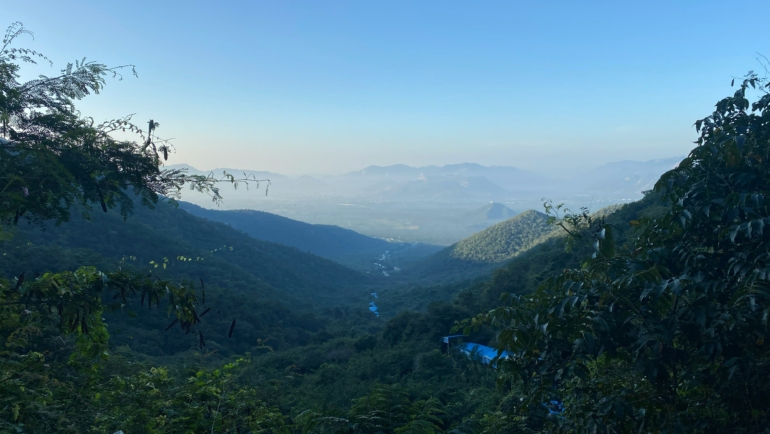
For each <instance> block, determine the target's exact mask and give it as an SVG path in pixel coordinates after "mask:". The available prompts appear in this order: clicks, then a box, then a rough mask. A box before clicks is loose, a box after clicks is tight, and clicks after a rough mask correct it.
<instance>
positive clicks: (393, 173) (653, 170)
mask: <svg viewBox="0 0 770 434" xmlns="http://www.w3.org/2000/svg"><path fill="white" fill-rule="evenodd" d="M679 161H681V157H674V158H666V159H659V160H649V161H645V162H640V161H620V162H614V163H608V164H605V165H603V166H601V167H598V168H596V169H593V170H589V171H580V170H577V169H576V170H575V171H573V172H569V173H559V174H558V176H550V175H544V174H540V173H535V172H530V171H527V170H522V169H519V168H516V167H507V166H482V165H479V164H473V163H462V164H451V165H446V166H423V167H411V166H406V165H403V164H397V165H393V166H369V167H367V168H365V169H363V170H359V171H355V172H350V173H346V174H344V175H334V176H331V175H315V176H309V175H303V176H298V177H292V176H286V175H281V174H278V173H272V172H265V171H254V170H241V169H227V168H219V169H214V170H212V171H211V172H212V173H214V174H215V175H219V174H221V173H222V172H223V171H226V172H228V173H231V174H233V175H235V176H242V175H248V176H253V177H254V178H255V179H269V180H270V183H271V185H270V189H271V195H273V196H274V197H277V198H279V199H280V198H298V197H311V198H316V199H317V198H333V197H355V198H359V199H367V200H378V201H391V202H409V201H418V202H433V201H439V202H446V201H449V202H463V201H479V200H487V201H490V200H491V201H509V200H517V199H522V198H528V197H534V196H537V195H542V194H547V193H554V194H556V192H558V194H560V195H566V194H582V195H586V194H590V195H594V196H597V197H599V198H604V199H615V200H636V199H639V198H640V197H641V192H643V191H645V190H649V189H650V188H651V187H652V185H653V184H654V183H655V181H656V180H657V179H658V177H659V176H660V175H661V174H662V173H664V172H665V171H667V170H669V169H672V168H673V167H675V166H676V165H677V164H678V163H679ZM171 168H186V169H188V171H189V172H190V173H194V174H207V173H209V172H204V171H200V170H197V169H195V168H193V167H190V166H185V165H180V166H171ZM245 194H248V193H245V192H243V191H241V192H240V193H237V194H234V195H230V197H231V200H232V201H237V200H238V199H239V198H242V197H244V195H245ZM185 200H191V199H188V198H185ZM194 202H196V203H199V204H200V202H199V201H194Z"/></svg>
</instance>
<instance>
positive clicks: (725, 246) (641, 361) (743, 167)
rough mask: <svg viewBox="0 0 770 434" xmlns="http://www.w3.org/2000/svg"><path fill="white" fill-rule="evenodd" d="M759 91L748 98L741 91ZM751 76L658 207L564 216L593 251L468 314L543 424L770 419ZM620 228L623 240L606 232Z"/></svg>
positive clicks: (769, 142) (758, 146)
mask: <svg viewBox="0 0 770 434" xmlns="http://www.w3.org/2000/svg"><path fill="white" fill-rule="evenodd" d="M751 90H756V91H758V92H757V93H758V94H759V96H758V97H757V99H756V101H755V102H753V103H750V102H749V99H748V96H747V94H748V93H749V92H750V91H751ZM767 90H768V83H767V81H766V80H764V79H760V78H759V77H757V76H756V75H755V74H753V73H752V74H749V75H748V76H747V77H746V78H745V79H744V80H743V82H742V84H741V85H740V86H739V88H738V90H737V91H736V92H735V94H734V95H733V96H731V97H728V98H725V99H723V100H721V101H720V102H719V103H717V105H716V110H715V111H714V113H713V114H712V115H711V116H708V117H706V118H704V119H702V120H699V121H697V122H696V124H695V126H696V128H697V130H698V131H699V133H700V137H699V139H698V141H697V146H696V148H695V149H694V150H693V151H692V152H691V153H690V155H689V156H688V157H687V158H686V159H685V160H684V161H683V162H682V163H681V164H680V165H679V166H678V167H677V168H676V169H673V170H671V171H670V172H668V173H666V174H665V175H664V176H663V177H661V179H660V180H659V181H658V183H657V184H656V186H655V192H657V194H659V195H660V197H661V198H662V200H663V203H664V204H665V205H666V208H667V211H666V212H665V214H663V215H662V216H660V217H657V218H653V217H648V218H643V219H641V220H634V221H631V222H629V223H630V224H629V225H628V226H626V227H619V226H617V225H611V224H607V223H606V221H603V220H601V219H600V220H589V219H587V218H586V217H585V216H581V215H574V214H573V215H572V218H571V219H567V220H562V222H564V223H565V224H566V225H567V227H569V228H570V230H571V232H572V233H573V238H582V239H583V240H588V241H590V242H591V243H592V244H593V248H594V250H595V252H594V255H593V257H592V258H590V259H588V260H586V261H584V262H583V264H582V266H581V267H580V268H577V269H568V270H565V271H564V272H563V273H562V274H560V275H557V276H554V277H551V278H549V279H547V280H546V281H545V282H544V283H543V284H542V285H541V286H540V287H539V288H538V289H537V291H536V292H534V293H533V294H525V295H514V296H512V298H511V303H510V305H507V306H504V307H500V308H497V309H494V310H492V311H491V312H489V313H488V314H483V315H480V316H478V317H477V318H475V319H474V321H473V322H474V323H475V325H479V324H482V323H487V322H491V323H493V324H495V325H497V326H498V327H501V331H500V334H499V337H498V341H499V345H500V348H502V349H505V350H507V351H510V352H511V353H513V354H515V356H513V357H511V358H508V359H506V360H504V361H501V362H500V363H501V366H502V367H503V369H504V372H506V373H507V375H509V376H510V377H511V378H514V379H515V380H516V381H517V383H518V384H519V385H520V386H521V388H522V394H523V397H522V400H521V404H520V405H519V406H517V408H516V409H515V410H514V412H515V413H518V414H520V415H522V416H526V414H527V412H528V409H529V408H531V407H532V406H533V405H537V404H539V403H546V402H549V401H550V400H557V401H563V404H564V411H563V413H561V414H560V415H559V416H558V417H554V418H551V419H550V421H548V422H547V424H546V425H545V426H546V428H544V429H546V430H561V431H565V432H566V431H580V432H639V431H656V432H731V433H733V432H764V431H763V430H766V429H767V426H768V422H770V377H768V376H767V372H768V368H769V367H770V351H769V350H768V348H769V347H768V345H767V344H766V342H765V340H766V338H767V336H768V323H767V320H768V312H769V311H770V291H769V289H770V282H769V280H768V279H770V268H768V267H770V256H768V253H769V252H770V237H768V232H765V229H764V226H765V225H766V224H768V223H770V176H769V175H768V174H769V173H770V170H769V169H770V167H768V164H770V94H768V92H767ZM620 232H626V234H625V235H626V238H627V240H628V241H627V243H625V244H623V245H620V244H618V243H616V242H615V241H614V240H613V238H614V236H616V235H617V234H619V233H620Z"/></svg>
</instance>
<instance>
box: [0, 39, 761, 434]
mask: <svg viewBox="0 0 770 434" xmlns="http://www.w3.org/2000/svg"><path fill="white" fill-rule="evenodd" d="M25 33H27V32H26V29H24V28H23V27H22V26H21V24H14V25H12V26H11V27H10V28H9V29H8V32H7V33H6V35H5V38H4V41H3V48H2V51H0V98H1V99H0V121H2V139H1V140H0V156H2V158H0V180H2V182H0V186H2V189H1V190H0V223H1V225H0V252H2V254H1V255H0V338H2V340H3V345H2V347H0V432H3V433H5V432H8V433H42V432H72V433H91V432H92V433H105V432H107V433H114V432H119V431H122V432H123V433H126V434H129V433H256V432H264V433H290V432H291V433H372V434H374V433H399V434H401V433H445V432H446V433H489V434H492V433H500V434H502V433H518V432H525V433H526V432H531V433H535V432H542V433H545V432H592V433H596V432H608V433H610V432H618V433H619V432H629V433H630V432H634V433H636V432H701V433H749V432H752V433H753V432H768V431H770V428H768V426H770V377H768V375H767V373H768V367H769V364H770V351H769V350H768V348H769V346H768V344H767V343H766V337H767V335H768V332H769V330H768V312H770V288H769V286H770V283H768V282H769V281H770V274H768V273H770V256H768V251H769V249H770V241H769V240H768V236H767V235H765V234H764V226H765V225H766V224H770V178H769V177H768V173H770V171H769V170H768V167H767V165H768V164H770V93H768V92H767V91H768V90H770V83H769V82H768V81H767V80H765V79H762V78H760V77H758V76H756V75H755V74H753V73H752V74H749V75H747V76H746V77H745V79H743V80H740V81H739V82H738V83H737V90H736V91H735V93H734V94H733V95H732V96H730V97H728V98H725V99H723V100H721V101H719V102H718V103H717V105H716V109H715V111H714V113H713V114H712V115H710V116H708V117H706V118H704V119H702V120H698V121H697V122H696V128H697V130H698V132H699V135H700V136H699V140H698V143H697V146H696V147H695V149H694V150H693V151H692V152H691V153H690V155H689V156H688V157H687V158H686V159H685V160H684V161H683V162H682V163H681V164H680V165H679V166H678V167H677V168H676V169H673V170H671V171H670V172H668V173H666V174H665V175H664V176H663V177H662V178H661V179H660V180H659V181H658V183H657V184H656V185H655V187H654V189H653V190H651V191H649V192H647V193H646V195H645V197H644V199H642V200H640V201H638V202H634V203H630V204H627V205H624V206H620V207H613V208H610V209H605V210H602V211H600V212H596V213H592V212H590V211H589V210H587V209H584V210H579V211H570V210H567V209H565V208H564V207H563V206H561V205H558V204H553V203H551V202H547V201H546V202H545V204H544V213H539V212H536V211H528V212H525V213H522V214H520V215H518V216H516V217H513V218H511V219H509V220H506V221H505V222H501V223H499V224H497V225H494V226H492V227H490V228H488V229H486V230H484V231H482V232H480V233H479V234H476V235H474V236H472V237H470V238H469V239H466V240H464V241H462V242H460V243H458V244H456V245H454V246H451V247H450V248H448V249H445V250H443V251H441V252H438V253H436V254H435V255H434V256H432V257H431V258H429V259H427V260H426V261H425V262H423V263H418V264H414V271H412V274H410V273H409V272H405V273H404V274H403V276H402V277H400V278H399V279H392V280H387V279H382V278H380V277H379V276H372V275H367V274H365V273H361V272H359V271H354V270H353V269H350V268H347V267H345V266H344V265H341V264H339V263H337V262H333V261H332V260H330V259H328V258H323V257H320V256H316V255H314V254H312V253H310V252H307V251H305V250H300V249H297V248H295V247H290V246H286V245H281V244H278V243H275V242H270V241H265V240H264V239H258V238H257V237H254V236H251V235H249V234H248V233H245V232H241V231H239V230H238V229H236V228H234V227H231V226H228V225H226V224H223V223H220V222H216V221H212V220H208V219H204V218H201V217H199V216H196V215H193V214H191V213H188V212H186V211H185V210H184V209H180V208H179V207H178V204H177V202H176V201H175V200H174V199H175V198H177V197H178V192H179V191H180V189H182V188H192V189H194V190H197V191H198V192H200V193H203V194H209V195H210V196H211V197H212V198H213V199H214V201H217V200H221V199H222V197H223V196H226V194H227V189H226V188H225V187H226V186H228V185H232V184H238V183H253V182H254V181H255V180H253V179H248V178H245V179H238V178H236V177H234V176H231V175H225V177H224V178H221V179H215V178H213V177H207V176H201V175H190V174H188V173H186V172H185V171H183V170H176V169H172V170H167V169H165V168H164V164H165V162H166V161H167V158H168V152H169V143H167V142H166V141H163V140H161V139H160V138H158V137H157V133H156V129H157V128H158V125H157V123H156V122H155V121H150V122H149V123H148V124H147V127H146V128H145V127H144V126H138V125H136V124H134V123H133V121H132V119H131V118H130V117H129V118H123V119H118V120H115V121H112V122H107V123H104V124H100V125H96V124H94V123H93V121H92V120H91V119H90V118H84V117H83V116H82V115H81V114H80V112H78V111H77V110H76V109H75V105H76V103H77V101H78V100H80V99H82V98H85V97H87V96H89V95H91V94H95V93H98V92H99V91H100V90H101V89H102V87H103V86H104V85H105V84H106V80H107V79H108V78H110V77H111V76H113V75H114V74H119V73H121V72H124V73H127V72H128V71H124V69H120V68H118V69H115V68H110V67H108V66H106V65H102V64H99V63H96V62H85V61H84V62H82V63H81V62H78V63H75V64H72V65H68V66H67V67H66V68H65V69H64V70H63V71H62V73H61V75H59V76H55V77H41V78H38V79H34V80H31V81H27V82H20V81H19V80H20V68H21V66H22V65H24V64H25V63H34V62H38V61H46V58H45V57H44V56H43V55H42V54H40V53H37V52H35V51H31V50H27V49H24V48H17V47H16V45H15V44H17V43H18V42H19V41H18V39H19V38H20V37H22V36H23V35H24V34H25ZM751 95H755V96H756V98H754V101H750V100H749V98H750V97H751ZM118 131H120V132H123V131H126V132H129V133H135V134H136V135H137V138H136V140H135V141H126V140H123V139H118V138H116V137H117V136H118V135H117V134H116V133H117V132H118ZM121 137H122V136H121ZM180 148H182V146H181V145H180ZM246 214H248V213H244V215H246ZM237 217H238V218H239V219H240V218H244V217H243V216H241V215H238V216H237ZM262 217H264V216H260V218H262ZM284 223H285V222H284ZM243 224H246V223H243ZM260 224H263V225H265V226H268V225H269V224H270V222H269V221H268V220H265V219H263V220H262V221H261V223H260ZM233 226H235V225H233ZM305 229H307V230H310V229H312V228H305ZM266 230H267V229H266ZM344 235H345V236H352V237H353V238H355V239H356V240H358V241H361V242H364V243H368V242H369V241H368V240H361V239H359V238H357V237H355V236H354V235H351V234H350V233H347V232H346V233H344ZM273 241H275V240H273ZM321 241H322V239H321V238H319V239H318V240H314V241H313V242H314V243H315V242H318V243H320V242H321ZM335 242H340V240H336V241H335ZM289 244H291V243H289ZM381 247H382V246H379V245H377V246H374V247H373V248H381ZM318 248H319V249H321V248H322V246H318ZM328 248H329V249H330V250H329V252H333V251H334V249H335V247H334V245H332V246H329V247H328ZM361 248H366V249H368V248H369V246H364V247H361ZM308 250H310V249H308ZM329 255H332V253H329ZM409 279H412V280H411V281H410V280H409ZM374 293H379V294H380V296H379V298H377V299H376V301H377V303H378V304H379V308H380V312H382V315H380V316H375V315H374V314H372V312H371V311H370V310H369V309H368V308H367V304H368V303H370V302H371V301H372V297H374ZM448 335H453V336H456V335H463V337H460V336H456V337H455V339H457V340H463V339H464V340H465V341H467V342H474V343H478V344H481V345H489V346H491V347H493V348H495V349H497V357H496V358H495V359H494V360H493V361H492V362H491V363H489V364H484V363H481V362H480V361H479V359H478V357H476V355H474V354H473V353H468V354H466V353H464V352H462V351H461V350H460V349H459V348H458V347H457V346H456V345H455V344H454V342H455V341H452V340H449V339H447V340H446V341H445V340H443V339H442V338H444V337H445V336H448Z"/></svg>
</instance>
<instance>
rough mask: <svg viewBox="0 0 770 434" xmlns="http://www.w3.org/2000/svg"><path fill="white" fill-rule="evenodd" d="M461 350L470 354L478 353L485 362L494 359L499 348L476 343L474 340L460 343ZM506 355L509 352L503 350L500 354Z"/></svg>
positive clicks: (503, 356) (502, 356)
mask: <svg viewBox="0 0 770 434" xmlns="http://www.w3.org/2000/svg"><path fill="white" fill-rule="evenodd" d="M460 350H462V351H463V352H464V353H465V354H467V355H469V356H470V355H471V354H476V355H478V356H479V357H480V358H481V361H482V362H483V363H489V362H491V361H492V359H494V358H495V357H497V350H496V349H495V348H492V347H488V346H486V345H480V344H474V343H473V342H469V343H465V344H462V345H460ZM505 357H508V352H506V351H503V354H502V355H501V356H500V358H505Z"/></svg>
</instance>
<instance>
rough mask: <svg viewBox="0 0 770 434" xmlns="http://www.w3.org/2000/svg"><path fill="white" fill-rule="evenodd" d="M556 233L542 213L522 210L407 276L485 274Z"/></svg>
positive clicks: (440, 277)
mask: <svg viewBox="0 0 770 434" xmlns="http://www.w3.org/2000/svg"><path fill="white" fill-rule="evenodd" d="M556 232H557V231H556V230H555V229H554V227H552V226H550V225H548V217H547V216H546V215H545V214H543V213H540V212H537V211H534V210H529V211H525V212H523V213H521V214H518V215H517V216H515V217H513V218H510V219H508V220H505V221H503V222H500V223H497V224H495V225H492V226H490V227H488V228H486V229H484V230H482V231H480V232H478V233H476V234H474V235H471V236H470V237H468V238H466V239H464V240H461V241H460V242H458V243H456V244H453V245H451V246H449V247H447V248H445V249H443V250H441V251H439V252H438V253H436V254H434V255H432V256H430V257H429V258H427V259H426V260H424V261H422V262H420V263H419V264H416V265H415V267H413V269H412V270H410V276H411V277H412V278H413V279H417V280H422V281H426V280H428V281H431V282H448V281H452V280H459V279H473V278H476V277H478V276H481V275H484V274H487V273H489V272H490V271H491V270H493V269H494V268H496V267H499V266H500V265H501V264H502V263H504V262H505V261H508V260H510V259H512V258H514V257H516V256H517V255H519V254H521V253H522V252H525V251H527V250H529V249H531V248H532V247H534V246H536V245H538V244H539V243H541V242H543V241H545V240H547V239H548V238H549V237H551V236H552V234H555V233H556Z"/></svg>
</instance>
